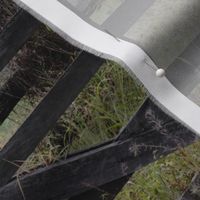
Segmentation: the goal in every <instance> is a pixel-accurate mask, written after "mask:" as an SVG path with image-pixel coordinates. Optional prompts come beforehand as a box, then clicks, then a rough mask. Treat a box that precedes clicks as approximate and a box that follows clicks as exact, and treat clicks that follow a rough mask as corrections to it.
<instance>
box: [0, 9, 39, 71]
mask: <svg viewBox="0 0 200 200" xmlns="http://www.w3.org/2000/svg"><path fill="white" fill-rule="evenodd" d="M39 25H40V22H39V21H38V20H36V19H35V18H33V17H32V16H31V15H30V14H28V13H27V12H25V11H23V10H20V11H18V12H17V14H16V15H15V16H14V17H13V18H12V19H11V21H10V22H9V23H8V24H7V25H6V26H5V28H4V30H3V31H2V32H1V34H0V71H1V70H2V69H3V68H4V67H5V66H6V65H7V64H8V62H9V61H10V60H11V59H12V57H13V56H15V54H16V53H17V51H18V50H19V49H20V48H21V47H22V46H23V45H24V43H25V42H26V41H27V40H28V39H29V38H30V36H31V35H32V34H33V32H34V31H35V30H36V28H37V27H38V26H39Z"/></svg>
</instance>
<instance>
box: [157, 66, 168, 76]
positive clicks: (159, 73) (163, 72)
mask: <svg viewBox="0 0 200 200" xmlns="http://www.w3.org/2000/svg"><path fill="white" fill-rule="evenodd" d="M165 74H166V72H165V70H164V69H161V68H160V69H157V70H156V76H157V77H159V78H161V77H163V76H165Z"/></svg>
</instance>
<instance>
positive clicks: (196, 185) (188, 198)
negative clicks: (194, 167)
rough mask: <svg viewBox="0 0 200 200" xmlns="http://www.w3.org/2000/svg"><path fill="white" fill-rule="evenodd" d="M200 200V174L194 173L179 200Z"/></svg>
mask: <svg viewBox="0 0 200 200" xmlns="http://www.w3.org/2000/svg"><path fill="white" fill-rule="evenodd" d="M199 199H200V174H199V173H196V174H195V176H194V177H193V179H192V182H191V184H190V186H189V187H188V189H187V190H186V191H185V192H184V194H183V195H182V196H181V198H180V199H179V200H199Z"/></svg>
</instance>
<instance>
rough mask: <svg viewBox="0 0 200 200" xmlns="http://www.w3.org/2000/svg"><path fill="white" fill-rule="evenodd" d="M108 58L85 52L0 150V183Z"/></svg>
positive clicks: (6, 178)
mask: <svg viewBox="0 0 200 200" xmlns="http://www.w3.org/2000/svg"><path fill="white" fill-rule="evenodd" d="M103 62H104V61H103V60H102V59H101V58H98V57H96V56H93V55H91V54H89V53H86V52H83V53H81V54H80V55H79V57H78V59H76V60H75V61H74V63H73V64H72V65H71V66H70V67H69V68H68V69H67V71H66V72H65V73H64V75H63V76H62V77H61V78H60V79H59V81H58V82H57V83H56V84H55V86H54V87H53V88H52V90H51V91H50V92H49V93H48V94H47V96H46V97H45V98H44V99H43V100H42V102H41V103H40V104H39V105H38V106H37V108H36V109H35V110H34V111H33V113H32V114H31V115H30V116H29V117H28V119H27V120H26V121H25V122H24V124H23V125H22V126H21V127H20V128H19V129H18V130H17V132H16V133H15V135H14V136H13V137H12V138H11V139H10V141H9V142H8V143H7V144H6V146H5V147H4V148H3V149H2V151H1V152H0V186H2V185H4V184H6V183H7V182H8V181H9V180H10V178H11V177H12V176H13V175H14V174H15V172H16V171H17V170H18V167H17V165H18V166H20V165H21V164H22V163H21V162H17V161H19V160H20V161H21V160H25V159H26V158H27V157H28V156H29V155H30V154H31V153H32V152H33V151H34V149H35V148H36V146H37V145H38V144H39V142H40V141H41V140H42V139H43V138H44V137H45V136H46V134H47V133H48V131H49V130H50V129H51V128H53V126H54V125H55V123H56V121H57V120H58V119H59V117H60V116H61V115H62V114H63V113H64V112H65V110H66V109H67V107H68V106H69V105H70V104H71V103H72V102H73V101H74V99H75V98H76V97H77V96H78V94H79V93H80V92H81V90H82V89H83V88H84V87H85V85H86V84H87V83H88V81H89V80H90V79H91V77H93V75H94V74H95V73H96V71H97V70H98V69H99V67H100V66H101V64H102V63H103Z"/></svg>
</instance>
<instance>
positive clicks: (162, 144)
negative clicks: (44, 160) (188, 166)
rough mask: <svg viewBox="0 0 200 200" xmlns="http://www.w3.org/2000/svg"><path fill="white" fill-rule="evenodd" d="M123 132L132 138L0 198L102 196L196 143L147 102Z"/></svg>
mask: <svg viewBox="0 0 200 200" xmlns="http://www.w3.org/2000/svg"><path fill="white" fill-rule="evenodd" d="M127 127H129V128H128V129H127V134H128V135H129V136H130V137H127V138H123V139H121V140H120V139H119V137H118V139H116V140H113V141H111V142H108V143H106V144H105V145H101V146H99V147H98V148H92V149H90V150H88V151H84V152H82V153H81V152H80V153H78V154H76V155H74V156H71V157H69V158H68V159H67V160H63V161H60V162H58V163H56V164H54V165H52V166H49V167H46V168H42V169H38V170H37V171H35V172H33V173H31V174H28V175H25V176H23V177H21V178H20V179H19V181H13V182H10V183H9V184H8V185H6V186H4V187H2V188H1V189H0V198H1V199H2V200H10V199H15V200H22V199H23V198H22V193H23V195H24V196H25V197H26V199H29V200H32V199H38V200H47V199H52V200H54V199H55V200H59V199H65V198H68V199H70V198H72V197H73V198H74V199H75V197H78V195H81V194H82V195H83V194H84V193H85V192H87V191H89V190H91V189H92V190H94V189H96V190H97V191H100V190H101V187H102V186H106V184H109V183H114V182H115V181H117V180H119V181H120V179H123V177H127V176H129V175H131V174H132V173H134V172H135V171H136V170H138V169H140V168H141V167H143V166H145V165H147V164H149V163H151V162H153V161H155V160H157V159H158V158H160V156H163V155H167V154H169V153H171V152H173V151H175V150H176V149H177V148H180V147H183V146H186V145H188V144H191V143H193V142H194V141H196V140H197V139H198V138H197V136H196V135H195V134H193V133H192V132H190V131H189V130H188V129H186V128H185V127H183V126H182V125H181V124H180V123H178V122H176V121H175V120H173V119H172V118H171V117H169V116H168V115H166V114H165V113H163V112H162V111H161V110H160V108H159V107H157V106H156V105H155V104H154V103H153V102H152V101H150V100H149V99H148V100H146V102H145V103H144V104H143V106H142V107H141V109H140V110H139V111H138V113H137V114H136V115H135V117H134V118H133V119H132V120H131V121H130V122H129V124H128V126H127ZM19 183H20V184H19ZM107 186H108V185H107ZM22 191H23V192H22ZM105 191H106V188H105V189H104V192H105ZM85 194H87V193H85ZM85 194H84V195H85ZM111 195H112V194H111ZM114 195H115V194H114ZM79 199H80V196H79ZM89 199H92V198H89ZM95 200H96V199H95Z"/></svg>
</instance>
